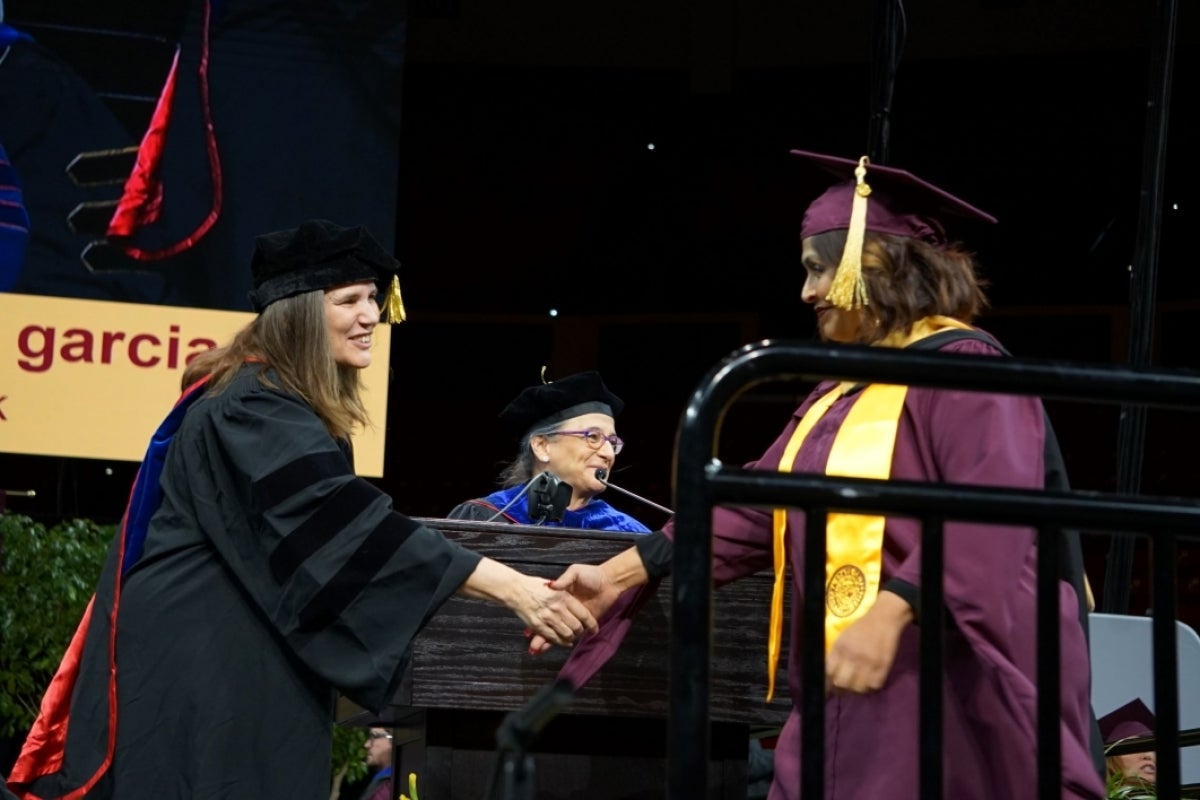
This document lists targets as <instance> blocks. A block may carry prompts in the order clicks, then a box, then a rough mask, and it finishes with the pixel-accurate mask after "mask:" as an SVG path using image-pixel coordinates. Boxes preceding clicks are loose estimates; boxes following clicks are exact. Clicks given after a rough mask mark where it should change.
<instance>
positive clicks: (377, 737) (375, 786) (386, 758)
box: [359, 727, 396, 800]
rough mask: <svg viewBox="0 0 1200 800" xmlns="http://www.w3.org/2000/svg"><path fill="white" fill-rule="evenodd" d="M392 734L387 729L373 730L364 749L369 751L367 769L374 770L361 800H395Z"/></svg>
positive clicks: (360, 797) (364, 743)
mask: <svg viewBox="0 0 1200 800" xmlns="http://www.w3.org/2000/svg"><path fill="white" fill-rule="evenodd" d="M392 742H393V736H392V732H391V731H389V730H387V729H386V728H374V727H373V728H371V730H370V731H369V732H368V733H367V740H366V741H365V742H363V747H364V748H365V749H366V751H367V756H366V761H367V768H368V769H371V770H373V772H372V774H371V780H370V781H369V782H368V783H367V785H366V787H364V788H363V792H362V794H361V795H359V800H393V798H394V797H395V796H396V795H395V793H393V791H392V785H393V783H394V782H393V781H392V753H393V752H394V751H393V746H392Z"/></svg>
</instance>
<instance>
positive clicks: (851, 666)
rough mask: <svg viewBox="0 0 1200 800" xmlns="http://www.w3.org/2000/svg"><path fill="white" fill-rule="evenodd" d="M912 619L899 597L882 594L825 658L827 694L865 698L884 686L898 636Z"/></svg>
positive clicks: (906, 604) (894, 657)
mask: <svg viewBox="0 0 1200 800" xmlns="http://www.w3.org/2000/svg"><path fill="white" fill-rule="evenodd" d="M912 619H913V613H912V607H911V606H910V605H909V604H908V603H907V602H905V601H904V600H903V599H902V598H901V597H900V596H899V595H897V594H894V593H892V592H887V591H881V592H880V593H879V596H878V597H877V598H876V600H875V605H873V606H871V608H870V609H869V610H868V611H867V613H866V614H864V615H863V616H862V617H861V618H860V619H858V620H857V621H855V622H852V623H851V624H850V626H849V627H847V628H846V629H845V630H844V631H842V634H841V636H839V637H838V638H837V641H835V642H834V643H833V647H832V648H830V650H829V654H828V655H827V656H825V690H826V692H835V693H836V692H850V693H852V694H866V693H867V692H874V691H878V690H879V689H882V688H883V685H884V684H885V683H886V682H887V678H888V674H889V673H890V672H891V670H892V663H893V662H894V661H895V660H896V650H897V648H898V647H899V646H900V634H901V633H903V631H904V628H905V627H907V626H908V625H909V624H910V623H911V622H912Z"/></svg>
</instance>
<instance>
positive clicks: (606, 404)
mask: <svg viewBox="0 0 1200 800" xmlns="http://www.w3.org/2000/svg"><path fill="white" fill-rule="evenodd" d="M624 407H625V403H624V401H622V400H621V398H619V397H617V396H616V395H615V394H613V393H612V392H611V391H609V388H608V387H607V386H605V385H604V381H603V380H602V379H601V378H600V373H599V372H596V371H594V370H592V371H589V372H577V373H575V374H574V375H568V376H566V377H565V378H559V379H558V380H556V381H550V382H549V383H539V384H535V385H533V386H527V387H525V388H524V389H522V390H521V393H520V394H518V395H517V396H516V397H515V398H513V401H512V402H511V403H509V404H508V405H507V406H505V408H504V410H503V411H501V412H500V420H501V421H502V422H503V423H504V425H505V427H507V428H508V429H509V431H510V432H511V433H512V434H513V436H515V437H516V438H518V439H521V438H523V437H525V436H526V435H528V434H530V433H532V432H534V431H539V430H546V429H549V428H552V427H553V426H554V425H555V424H557V423H559V422H562V421H563V420H564V419H571V418H572V417H578V416H580V415H581V414H607V415H608V416H610V417H613V418H616V416H617V415H618V414H620V413H621V409H623V408H624Z"/></svg>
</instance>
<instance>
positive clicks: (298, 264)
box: [250, 219, 403, 322]
mask: <svg viewBox="0 0 1200 800" xmlns="http://www.w3.org/2000/svg"><path fill="white" fill-rule="evenodd" d="M399 268H400V262H399V261H397V260H396V258H395V257H394V256H393V255H392V254H391V253H389V252H388V251H386V250H384V249H383V247H382V246H381V245H380V244H379V242H377V241H376V240H375V238H374V237H373V236H371V233H370V232H369V231H368V230H367V229H366V228H365V227H363V226H361V225H356V226H353V227H343V226H341V225H338V224H337V223H335V222H330V221H329V220H325V219H310V220H308V221H306V222H303V223H301V224H300V226H299V227H296V228H289V229H288V230H282V231H274V232H272V233H267V234H263V235H262V236H259V237H258V238H256V239H255V240H254V256H253V258H252V259H251V261H250V269H251V271H252V272H253V273H254V289H253V290H252V291H251V292H250V302H251V303H252V304H253V306H254V310H255V311H262V310H263V309H264V308H266V307H267V306H269V305H270V304H271V303H274V302H275V301H276V300H282V299H284V298H285V297H292V296H293V295H297V294H303V293H304V292H311V291H315V290H318V289H328V288H330V287H333V286H341V285H343V284H347V283H354V282H356V281H375V283H376V284H378V286H379V289H380V291H381V292H387V293H388V294H387V299H386V300H387V304H388V305H387V310H388V312H389V313H388V318H389V319H390V321H392V322H400V321H402V320H403V304H400V305H399V312H397V311H396V309H395V307H394V306H393V305H392V304H393V302H395V303H399V296H400V284H399V278H398V276H397V271H398V270H399ZM393 298H394V300H393ZM397 315H398V316H399V318H397Z"/></svg>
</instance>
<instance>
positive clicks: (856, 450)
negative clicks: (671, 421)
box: [767, 316, 970, 702]
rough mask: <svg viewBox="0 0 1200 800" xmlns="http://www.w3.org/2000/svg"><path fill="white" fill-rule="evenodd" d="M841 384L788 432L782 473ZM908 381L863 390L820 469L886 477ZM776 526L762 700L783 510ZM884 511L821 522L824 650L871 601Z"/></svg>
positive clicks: (894, 339)
mask: <svg viewBox="0 0 1200 800" xmlns="http://www.w3.org/2000/svg"><path fill="white" fill-rule="evenodd" d="M968 327H970V326H968V325H965V324H964V323H962V322H959V321H958V320H956V319H951V318H950V317H941V316H936V317H926V318H925V319H922V320H918V321H917V322H916V323H914V324H913V328H912V332H911V333H909V334H908V335H899V334H893V335H891V336H888V337H886V338H885V339H883V340H882V341H880V342H879V343H878V345H879V346H882V347H906V346H908V345H910V344H912V343H913V342H915V341H918V340H919V339H924V338H925V337H926V336H931V335H933V334H934V333H937V332H938V331H940V330H944V329H946V328H968ZM854 386H856V384H854V383H840V384H838V385H837V386H835V387H834V388H833V389H831V390H829V391H828V392H826V393H825V394H823V395H821V397H820V398H818V399H817V401H816V402H815V403H813V404H812V405H811V406H810V407H809V409H808V411H806V412H805V413H804V416H803V417H802V418H801V419H800V422H799V424H797V425H796V429H795V430H794V431H793V432H792V436H791V438H790V439H789V440H788V443H787V446H786V447H784V449H783V455H782V456H781V457H780V459H779V471H780V472H791V470H792V465H793V464H794V463H795V461H796V454H797V453H798V452H799V451H800V446H801V445H802V444H803V443H804V440H805V438H806V437H807V436H808V434H809V432H810V431H811V430H812V429H813V427H814V426H815V425H816V424H817V422H818V421H819V420H820V419H821V417H822V416H824V415H825V412H826V411H828V410H829V408H830V407H831V406H832V405H833V404H834V403H835V402H836V401H837V400H838V398H840V397H842V396H843V395H844V394H845V393H846V392H847V391H849V390H850V389H852V388H853V387H854ZM907 394H908V387H907V386H893V385H888V384H871V385H869V386H867V387H866V388H865V389H863V390H862V392H861V393H860V395H859V397H858V399H857V400H856V401H855V403H854V406H853V407H852V408H851V409H850V412H849V413H848V414H847V415H846V419H845V420H844V421H843V422H842V424H841V427H839V428H838V432H837V435H836V436H835V437H834V440H833V446H832V447H831V448H830V451H829V458H828V460H827V461H826V463H825V474H826V475H830V476H839V477H846V478H873V479H876V480H887V479H888V478H889V477H891V473H892V454H893V452H894V450H895V447H896V432H897V430H899V427H900V414H901V412H902V411H903V410H904V399H905V397H906V395H907ZM772 522H773V529H774V531H773V532H774V540H773V544H774V548H773V550H774V557H775V585H774V588H773V590H772V592H771V622H770V627H769V629H768V630H769V635H768V640H767V701H768V702H770V700H771V698H772V697H773V696H774V694H775V671H776V669H777V668H778V666H779V650H780V647H781V645H782V641H783V589H784V571H785V569H786V566H787V510H786V509H783V508H777V509H775V510H774V512H773V515H772ZM884 522H885V519H884V517H883V516H877V515H869V514H840V513H834V514H829V515H828V516H827V521H826V526H825V537H826V545H825V547H826V549H825V652H826V654H828V652H829V648H831V647H832V646H833V643H834V642H835V641H836V640H837V637H838V636H839V635H840V634H841V632H842V631H843V630H845V629H846V628H847V627H849V626H850V625H851V624H852V623H854V622H855V621H857V620H858V619H859V618H860V617H862V616H863V614H865V613H867V610H868V609H870V608H871V606H872V605H874V603H875V598H876V596H877V595H878V594H879V576H880V572H881V565H882V562H883V528H884Z"/></svg>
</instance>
